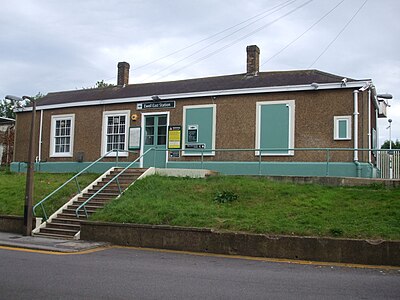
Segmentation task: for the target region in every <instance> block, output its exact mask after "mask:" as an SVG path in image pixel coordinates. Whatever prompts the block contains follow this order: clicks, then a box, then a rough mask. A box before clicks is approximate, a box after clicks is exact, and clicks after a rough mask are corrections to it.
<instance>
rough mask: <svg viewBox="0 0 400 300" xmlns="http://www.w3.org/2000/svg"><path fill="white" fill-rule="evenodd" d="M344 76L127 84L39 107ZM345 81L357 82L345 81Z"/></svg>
mask: <svg viewBox="0 0 400 300" xmlns="http://www.w3.org/2000/svg"><path fill="white" fill-rule="evenodd" d="M342 79H343V76H338V75H334V74H330V73H326V72H322V71H319V70H295V71H273V72H259V73H258V74H257V76H249V75H247V74H245V73H243V74H235V75H225V76H216V77H205V78H196V79H187V80H177V81H167V82H153V83H142V84H129V85H126V86H120V85H119V86H113V87H107V88H98V89H82V90H74V91H65V92H55V93H49V94H47V95H46V96H45V97H43V98H42V99H40V101H38V103H37V105H38V106H43V105H55V104H66V103H71V104H73V103H76V102H88V101H96V100H107V99H119V98H131V97H143V96H149V97H150V96H152V95H167V94H183V93H197V92H205V91H219V90H235V89H249V88H261V87H279V86H295V85H305V84H311V83H313V82H316V83H319V84H323V83H334V82H340V81H341V80H342ZM347 80H348V82H351V81H357V80H355V79H351V78H347Z"/></svg>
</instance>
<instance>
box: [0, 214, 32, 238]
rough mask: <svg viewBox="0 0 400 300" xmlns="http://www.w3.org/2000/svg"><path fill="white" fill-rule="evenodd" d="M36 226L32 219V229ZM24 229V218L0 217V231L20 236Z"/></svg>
mask: <svg viewBox="0 0 400 300" xmlns="http://www.w3.org/2000/svg"><path fill="white" fill-rule="evenodd" d="M35 226H36V218H33V226H32V229H33V228H35ZM23 229H24V217H20V216H3V215H0V231H2V232H11V233H18V234H22V232H23Z"/></svg>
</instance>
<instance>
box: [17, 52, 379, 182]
mask: <svg viewBox="0 0 400 300" xmlns="http://www.w3.org/2000/svg"><path fill="white" fill-rule="evenodd" d="M246 51H247V73H243V74H234V75H226V76H217V77H207V78H198V79H189V80H181V81H173V82H156V83H146V84H128V81H129V78H128V77H129V64H128V63H126V62H121V63H119V64H118V84H117V85H116V86H113V87H109V88H104V89H91V90H90V89H89V90H76V91H68V92H57V93H49V94H48V95H46V96H45V97H44V98H43V99H42V100H39V101H38V103H37V116H36V117H37V118H36V120H37V121H36V134H35V137H36V145H37V147H35V151H36V157H37V163H36V164H35V168H36V170H38V171H45V172H76V171H79V170H82V169H83V168H84V167H86V166H87V165H89V164H90V162H93V161H95V160H96V159H98V158H99V157H101V156H103V155H104V154H105V153H107V151H108V150H110V149H111V148H116V147H118V148H119V149H125V150H128V149H130V150H132V151H131V152H129V154H128V153H119V154H120V157H118V164H119V165H121V166H124V165H127V164H128V162H132V161H134V160H135V159H138V158H139V157H141V159H140V160H139V161H138V162H137V163H136V164H135V167H151V166H154V167H161V168H201V169H210V170H215V171H219V172H221V173H225V174H259V175H298V176H340V177H343V176H344V177H376V175H377V173H378V171H379V170H377V169H376V167H375V165H376V161H375V154H376V153H374V152H373V151H363V150H361V149H371V148H374V149H375V148H377V145H376V141H377V139H376V137H377V130H378V129H377V118H378V116H379V117H381V116H385V114H384V113H383V110H382V111H381V107H380V105H381V104H382V103H380V102H379V103H378V99H377V97H376V90H375V87H374V86H373V84H372V82H371V80H369V79H367V80H355V79H350V78H342V77H341V76H337V75H334V74H329V73H325V72H321V71H318V70H298V71H282V72H279V71H274V72H259V54H260V50H259V48H258V47H257V46H255V45H252V46H248V47H247V48H246ZM383 104H384V103H383ZM30 118H31V109H30V108H27V109H26V110H25V111H20V112H18V113H17V117H16V135H15V152H14V162H13V163H12V164H11V170H12V171H17V172H23V171H25V170H26V163H25V162H26V160H27V145H28V141H29V130H27V129H28V125H27V124H29V121H30ZM153 148H157V151H155V150H152V151H150V150H149V149H153ZM306 148H307V149H306ZM328 148H329V149H330V150H329V152H328V151H327V150H325V149H328ZM354 148H357V149H359V150H358V151H354ZM226 149H233V150H232V151H226ZM239 149H247V150H240V151H239ZM311 149H312V150H311ZM222 150H224V151H222ZM146 151H150V152H149V153H148V154H147V155H145V156H142V155H143V154H144V153H145V152H146ZM115 161H116V158H115V157H107V158H105V159H104V160H103V161H102V162H100V163H99V164H97V165H96V166H95V167H94V168H93V169H91V170H90V171H92V172H102V171H105V170H106V169H108V168H109V167H111V166H113V165H115Z"/></svg>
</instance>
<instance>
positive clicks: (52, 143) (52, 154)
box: [50, 114, 75, 157]
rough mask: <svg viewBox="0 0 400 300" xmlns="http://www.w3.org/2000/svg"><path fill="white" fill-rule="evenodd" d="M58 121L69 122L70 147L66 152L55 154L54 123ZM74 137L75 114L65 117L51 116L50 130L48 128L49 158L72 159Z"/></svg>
mask: <svg viewBox="0 0 400 300" xmlns="http://www.w3.org/2000/svg"><path fill="white" fill-rule="evenodd" d="M60 120H70V121H71V131H70V135H69V138H70V145H69V151H68V152H56V137H55V133H56V123H57V121H60ZM74 135H75V114H65V115H53V116H51V128H50V157H72V156H73V155H74Z"/></svg>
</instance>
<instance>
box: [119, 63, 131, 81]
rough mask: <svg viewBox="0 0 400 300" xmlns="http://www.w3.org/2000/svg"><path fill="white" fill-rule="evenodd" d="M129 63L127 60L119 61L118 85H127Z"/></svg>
mask: <svg viewBox="0 0 400 300" xmlns="http://www.w3.org/2000/svg"><path fill="white" fill-rule="evenodd" d="M129 68H130V66H129V64H128V63H127V62H125V61H122V62H119V63H118V79H117V85H127V84H128V83H129Z"/></svg>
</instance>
